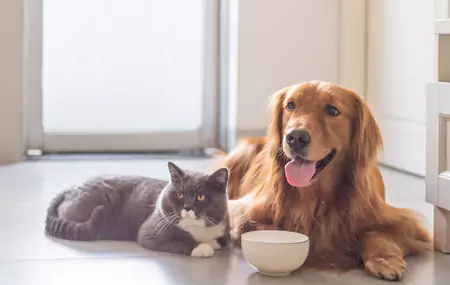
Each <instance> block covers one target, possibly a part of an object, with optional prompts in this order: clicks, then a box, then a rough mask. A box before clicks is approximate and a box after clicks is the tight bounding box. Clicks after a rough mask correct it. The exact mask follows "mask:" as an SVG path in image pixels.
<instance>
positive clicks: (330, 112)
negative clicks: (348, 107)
mask: <svg viewBox="0 0 450 285" xmlns="http://www.w3.org/2000/svg"><path fill="white" fill-rule="evenodd" d="M325 113H327V115H330V116H332V117H337V116H339V115H340V114H341V112H339V110H338V109H337V108H336V107H333V106H331V105H326V106H325Z"/></svg>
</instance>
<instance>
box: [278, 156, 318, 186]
mask: <svg viewBox="0 0 450 285" xmlns="http://www.w3.org/2000/svg"><path fill="white" fill-rule="evenodd" d="M284 173H285V174H286V178H287V181H288V182H289V184H291V185H292V186H294V187H306V186H308V185H309V183H310V181H311V179H312V177H313V176H314V173H316V163H315V162H308V163H306V162H304V161H298V160H296V159H293V160H291V161H289V162H288V163H287V164H286V166H285V167H284Z"/></svg>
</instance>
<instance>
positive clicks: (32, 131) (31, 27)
mask: <svg viewBox="0 0 450 285" xmlns="http://www.w3.org/2000/svg"><path fill="white" fill-rule="evenodd" d="M44 1H45V0H24V4H25V5H24V7H25V20H24V21H25V25H24V38H25V43H24V70H25V72H24V105H23V107H24V118H23V125H24V136H25V138H24V142H25V151H27V150H41V151H42V152H99V151H106V152H114V151H124V152H130V151H131V152H133V151H161V150H182V149H197V148H213V147H216V146H217V145H218V140H219V130H218V125H219V118H218V116H217V115H216V114H217V113H218V112H219V2H220V0H203V1H202V2H203V9H204V15H205V17H204V18H203V21H204V25H203V27H204V30H203V33H204V37H203V39H204V41H203V50H204V58H203V63H202V66H203V86H202V89H203V98H202V123H201V126H200V128H199V129H198V130H194V131H187V132H151V133H106V134H103V133H102V134H95V133H93V134H85V133H44V128H43V123H42V122H43V120H42V119H43V110H42V109H43V108H42V100H43V95H42V51H43V37H42V36H43V2H44Z"/></svg>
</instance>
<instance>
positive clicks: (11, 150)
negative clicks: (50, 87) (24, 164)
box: [0, 0, 24, 163]
mask: <svg viewBox="0 0 450 285" xmlns="http://www.w3.org/2000/svg"><path fill="white" fill-rule="evenodd" d="M23 17H24V11H23V1H21V0H2V1H0V163H7V162H14V161H18V160H20V159H21V158H22V155H23V147H22V117H21V116H22V79H23V78H22V63H23V62H22V49H23Z"/></svg>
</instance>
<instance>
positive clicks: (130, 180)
mask: <svg viewBox="0 0 450 285" xmlns="http://www.w3.org/2000/svg"><path fill="white" fill-rule="evenodd" d="M169 172H170V178H171V179H170V181H169V182H167V181H163V180H158V179H153V178H148V177H142V176H111V177H105V176H101V177H97V178H93V179H90V180H88V181H86V182H85V183H83V184H82V185H80V186H77V187H72V188H71V189H68V190H66V191H64V192H62V193H60V194H59V195H57V196H56V197H55V198H54V199H53V201H52V202H51V204H50V206H49V208H48V212H47V219H46V226H45V230H46V232H47V233H48V234H50V235H52V236H55V237H58V238H63V239H69V240H84V241H86V240H128V241H138V242H139V243H140V244H141V245H142V246H143V247H145V248H148V249H152V250H156V251H165V252H173V253H182V254H189V255H193V256H205V257H207V256H211V255H212V253H211V249H218V248H220V247H223V246H225V245H226V244H227V242H228V239H229V219H228V209H227V195H226V187H227V182H228V171H227V169H226V168H222V169H219V170H217V171H216V172H214V173H213V174H211V175H205V174H201V173H196V172H187V171H184V170H182V169H180V168H179V167H177V166H176V165H175V164H173V163H170V162H169ZM177 193H182V194H183V195H182V196H183V197H182V199H180V197H179V196H177ZM200 194H202V195H205V196H206V199H205V200H204V201H198V200H197V197H198V195H200ZM186 209H187V210H188V211H189V210H192V211H193V212H189V215H188V211H186ZM194 213H195V215H194ZM209 239H211V240H209Z"/></svg>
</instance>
